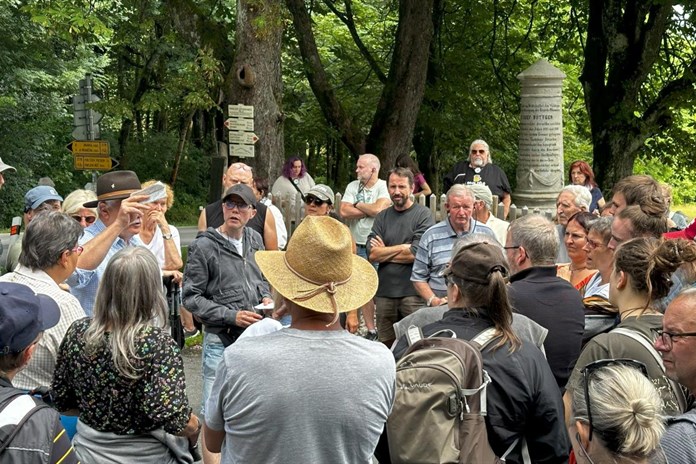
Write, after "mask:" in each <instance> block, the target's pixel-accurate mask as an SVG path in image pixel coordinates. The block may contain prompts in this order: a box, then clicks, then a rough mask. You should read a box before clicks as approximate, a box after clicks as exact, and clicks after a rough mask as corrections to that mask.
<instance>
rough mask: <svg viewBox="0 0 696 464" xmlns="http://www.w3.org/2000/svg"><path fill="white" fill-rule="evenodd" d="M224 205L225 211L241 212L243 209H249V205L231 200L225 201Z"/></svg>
mask: <svg viewBox="0 0 696 464" xmlns="http://www.w3.org/2000/svg"><path fill="white" fill-rule="evenodd" d="M222 204H223V205H225V208H227V209H235V208H237V209H238V210H240V211H242V210H245V209H251V205H247V204H246V203H240V202H236V201H232V200H225V201H224V202H223V203H222Z"/></svg>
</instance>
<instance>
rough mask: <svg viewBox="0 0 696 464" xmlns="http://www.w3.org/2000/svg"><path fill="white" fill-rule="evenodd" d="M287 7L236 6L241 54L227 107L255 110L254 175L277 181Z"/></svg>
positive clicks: (256, 1) (249, 0) (255, 0)
mask: <svg viewBox="0 0 696 464" xmlns="http://www.w3.org/2000/svg"><path fill="white" fill-rule="evenodd" d="M281 9H282V3H280V2H278V1H277V0H238V1H237V30H236V44H237V51H236V54H235V57H234V64H233V66H232V69H231V76H230V79H229V81H228V82H229V83H230V87H229V93H228V95H229V97H228V99H227V100H228V103H232V104H240V103H241V104H244V105H253V106H254V132H255V133H256V134H257V135H258V136H259V141H258V142H257V143H256V155H255V158H254V160H253V162H252V164H253V165H254V167H255V168H256V169H255V171H256V173H255V175H257V176H260V177H267V178H269V179H274V178H275V177H276V176H277V175H278V174H279V170H280V166H281V165H282V161H283V159H284V158H285V151H284V144H283V119H284V116H283V110H282V102H283V83H282V79H281V66H280V58H281V39H282V37H283V17H282V10H281Z"/></svg>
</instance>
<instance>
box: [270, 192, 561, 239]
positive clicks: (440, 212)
mask: <svg viewBox="0 0 696 464" xmlns="http://www.w3.org/2000/svg"><path fill="white" fill-rule="evenodd" d="M268 198H269V199H270V200H271V202H272V203H273V204H274V205H275V206H276V207H278V209H280V211H281V212H282V213H283V218H284V220H285V227H286V228H287V230H288V236H290V235H292V232H293V231H294V230H295V228H296V227H297V225H298V224H299V223H300V222H301V221H302V219H303V218H304V216H305V204H304V202H303V201H302V197H301V196H300V194H299V193H297V194H295V205H294V208H293V207H292V205H291V202H290V198H289V197H287V196H281V197H278V196H275V197H274V196H273V195H272V194H270V193H269V194H268ZM446 198H447V197H446V196H445V195H440V196H439V197H438V196H437V195H430V197H428V201H427V204H426V197H425V196H423V195H420V196H418V197H416V198H415V201H416V203H418V204H420V205H423V206H428V208H429V209H430V212H431V214H432V215H433V220H434V221H435V222H439V221H441V220H442V219H443V218H445V217H447V209H446V208H445V200H446ZM333 204H334V211H335V212H336V215H337V216H339V217H340V214H339V211H338V205H340V204H341V194H340V193H336V195H335V198H334V203H333ZM532 213H533V214H543V215H544V216H546V217H547V218H549V219H550V220H553V218H554V216H555V212H554V211H552V210H548V209H547V210H543V211H542V210H540V209H539V208H534V209H530V208H528V207H526V206H523V207H521V208H518V207H517V206H515V205H514V204H513V205H510V211H509V213H508V217H507V219H506V220H507V221H508V222H511V221H514V220H515V219H517V218H519V217H522V216H525V215H527V214H532ZM491 214H493V215H494V216H496V217H498V218H499V219H504V217H503V216H504V213H503V204H502V203H499V202H498V196H497V195H493V208H492V209H491Z"/></svg>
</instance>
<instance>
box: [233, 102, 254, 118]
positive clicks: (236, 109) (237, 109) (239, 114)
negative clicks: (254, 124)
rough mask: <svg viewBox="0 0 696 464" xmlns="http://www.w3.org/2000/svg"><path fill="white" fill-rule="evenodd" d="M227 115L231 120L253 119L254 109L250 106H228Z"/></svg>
mask: <svg viewBox="0 0 696 464" xmlns="http://www.w3.org/2000/svg"><path fill="white" fill-rule="evenodd" d="M227 114H228V116H229V117H230V118H253V117H254V107H253V106H249V105H227Z"/></svg>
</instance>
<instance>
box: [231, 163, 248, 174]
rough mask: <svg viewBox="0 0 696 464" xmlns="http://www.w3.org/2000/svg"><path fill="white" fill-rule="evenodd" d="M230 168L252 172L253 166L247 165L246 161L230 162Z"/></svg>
mask: <svg viewBox="0 0 696 464" xmlns="http://www.w3.org/2000/svg"><path fill="white" fill-rule="evenodd" d="M228 169H241V170H242V171H249V172H251V166H247V165H246V164H244V163H233V164H230V167H229V168H228Z"/></svg>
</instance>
